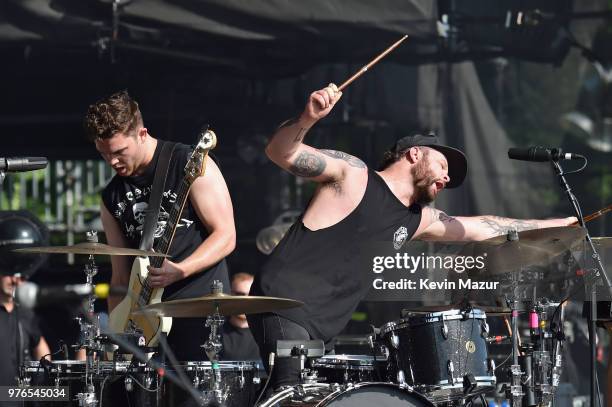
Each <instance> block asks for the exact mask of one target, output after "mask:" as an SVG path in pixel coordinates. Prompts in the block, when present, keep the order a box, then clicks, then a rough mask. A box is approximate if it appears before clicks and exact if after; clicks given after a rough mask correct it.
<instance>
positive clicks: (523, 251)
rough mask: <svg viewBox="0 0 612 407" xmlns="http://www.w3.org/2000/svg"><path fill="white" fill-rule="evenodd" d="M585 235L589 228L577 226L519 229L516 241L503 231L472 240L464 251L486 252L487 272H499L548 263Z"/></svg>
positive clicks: (474, 253)
mask: <svg viewBox="0 0 612 407" xmlns="http://www.w3.org/2000/svg"><path fill="white" fill-rule="evenodd" d="M585 236H586V232H585V230H584V229H583V228H580V227H575V226H562V227H554V228H543V229H533V230H526V231H523V232H519V233H518V240H515V241H508V239H507V237H506V235H501V236H496V237H493V238H490V239H487V240H483V241H479V242H471V243H468V244H467V245H466V247H465V248H464V249H463V250H462V253H464V254H468V253H469V254H471V255H473V256H479V255H481V256H482V255H485V256H486V260H485V265H486V270H487V273H486V274H488V275H495V274H502V273H506V272H509V271H514V270H518V269H521V268H523V267H526V266H531V265H535V264H542V263H546V262H548V261H550V259H551V258H552V257H555V256H558V255H559V254H561V253H564V252H566V251H568V250H569V249H570V248H571V247H572V246H574V245H575V244H576V243H577V242H579V241H580V240H582V239H584V237H585Z"/></svg>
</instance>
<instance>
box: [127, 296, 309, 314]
mask: <svg viewBox="0 0 612 407" xmlns="http://www.w3.org/2000/svg"><path fill="white" fill-rule="evenodd" d="M302 305H304V303H303V302H300V301H295V300H289V299H286V298H277V297H257V296H244V295H240V296H237V295H228V294H208V295H205V296H203V297H198V298H187V299H181V300H173V301H166V302H159V303H156V304H151V305H147V306H146V307H143V308H142V309H141V310H139V311H135V312H134V314H143V313H152V314H155V315H158V316H165V317H174V318H197V317H202V316H206V315H212V314H214V313H215V311H216V310H217V306H218V310H219V313H220V314H221V315H238V314H259V313H262V312H272V311H278V310H281V309H287V308H296V307H300V306H302Z"/></svg>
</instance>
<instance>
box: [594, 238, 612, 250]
mask: <svg viewBox="0 0 612 407" xmlns="http://www.w3.org/2000/svg"><path fill="white" fill-rule="evenodd" d="M591 240H593V244H594V245H595V248H598V249H599V248H604V249H610V248H612V237H593V238H591Z"/></svg>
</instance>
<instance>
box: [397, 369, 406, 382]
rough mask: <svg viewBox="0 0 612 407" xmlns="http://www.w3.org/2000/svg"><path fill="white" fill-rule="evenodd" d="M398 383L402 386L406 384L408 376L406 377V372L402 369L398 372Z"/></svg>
mask: <svg viewBox="0 0 612 407" xmlns="http://www.w3.org/2000/svg"><path fill="white" fill-rule="evenodd" d="M397 382H398V383H399V384H400V385H403V384H406V376H405V375H404V371H403V370H401V369H400V370H398V372H397Z"/></svg>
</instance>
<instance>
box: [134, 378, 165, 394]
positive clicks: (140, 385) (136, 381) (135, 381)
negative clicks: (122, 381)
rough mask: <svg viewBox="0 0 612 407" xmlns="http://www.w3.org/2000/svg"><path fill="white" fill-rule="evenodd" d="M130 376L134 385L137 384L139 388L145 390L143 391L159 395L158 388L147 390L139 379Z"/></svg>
mask: <svg viewBox="0 0 612 407" xmlns="http://www.w3.org/2000/svg"><path fill="white" fill-rule="evenodd" d="M128 376H129V377H131V378H132V380H134V383H136V384H137V385H138V386H139V387H140V388H141V389H143V390H145V391H149V392H151V393H157V390H158V388H157V387H156V388H154V389H147V388H146V386H145V385H144V384H142V383H140V382H139V381H138V379H136V378H135V377H134V376H132V375H131V374H130V375H128Z"/></svg>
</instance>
